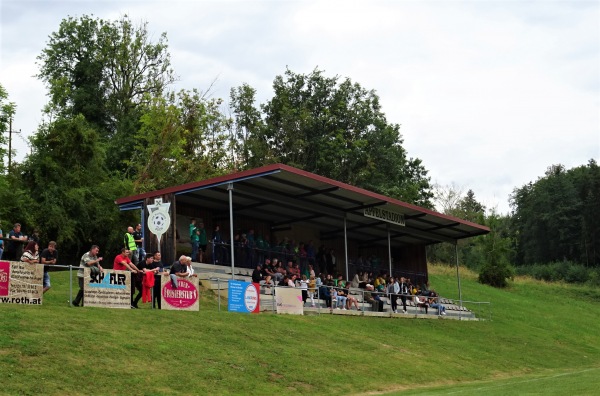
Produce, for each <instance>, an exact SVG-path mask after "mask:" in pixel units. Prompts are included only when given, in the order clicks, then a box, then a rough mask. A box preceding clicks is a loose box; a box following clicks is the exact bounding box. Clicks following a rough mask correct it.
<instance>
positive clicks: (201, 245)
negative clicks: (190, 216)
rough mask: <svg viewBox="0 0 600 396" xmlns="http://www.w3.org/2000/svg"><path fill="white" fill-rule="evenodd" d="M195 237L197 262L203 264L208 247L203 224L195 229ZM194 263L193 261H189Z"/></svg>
mask: <svg viewBox="0 0 600 396" xmlns="http://www.w3.org/2000/svg"><path fill="white" fill-rule="evenodd" d="M196 235H197V236H198V257H197V259H198V262H199V263H203V262H204V253H205V252H206V246H208V237H207V236H206V229H205V228H204V223H202V222H201V223H200V224H198V227H197V228H196ZM191 261H195V260H191Z"/></svg>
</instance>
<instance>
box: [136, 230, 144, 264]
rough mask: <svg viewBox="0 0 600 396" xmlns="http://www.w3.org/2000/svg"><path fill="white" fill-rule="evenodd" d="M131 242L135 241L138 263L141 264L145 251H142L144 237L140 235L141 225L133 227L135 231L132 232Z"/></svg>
mask: <svg viewBox="0 0 600 396" xmlns="http://www.w3.org/2000/svg"><path fill="white" fill-rule="evenodd" d="M133 240H134V241H135V246H136V247H137V253H138V263H141V262H143V261H144V259H145V258H146V251H145V250H144V235H143V233H142V225H141V224H138V225H136V226H135V231H134V232H133Z"/></svg>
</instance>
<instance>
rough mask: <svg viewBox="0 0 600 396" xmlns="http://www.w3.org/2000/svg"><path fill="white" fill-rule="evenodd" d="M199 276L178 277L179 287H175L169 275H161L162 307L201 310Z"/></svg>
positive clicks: (179, 309)
mask: <svg viewBox="0 0 600 396" xmlns="http://www.w3.org/2000/svg"><path fill="white" fill-rule="evenodd" d="M198 288H199V282H198V278H197V277H195V276H192V277H191V278H179V277H178V278H177V288H175V287H173V284H172V283H171V278H170V277H169V276H163V277H161V287H160V298H161V299H162V303H161V309H167V310H178V311H198V310H200V303H199V300H200V295H199V293H198Z"/></svg>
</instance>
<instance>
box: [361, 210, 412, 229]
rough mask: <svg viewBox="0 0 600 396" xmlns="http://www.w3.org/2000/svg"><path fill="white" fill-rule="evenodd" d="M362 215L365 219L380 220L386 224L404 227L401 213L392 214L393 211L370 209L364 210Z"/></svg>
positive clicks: (404, 223)
mask: <svg viewBox="0 0 600 396" xmlns="http://www.w3.org/2000/svg"><path fill="white" fill-rule="evenodd" d="M363 214H364V216H365V217H370V218H372V219H377V220H382V221H385V222H387V223H392V224H397V225H400V226H403V227H404V226H406V222H405V220H404V215H403V214H402V213H397V212H394V211H393V210H389V209H384V208H379V207H372V208H366V209H365V210H364V212H363Z"/></svg>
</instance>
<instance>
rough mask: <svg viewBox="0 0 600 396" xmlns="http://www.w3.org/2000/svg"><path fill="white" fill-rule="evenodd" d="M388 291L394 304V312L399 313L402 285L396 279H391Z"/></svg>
mask: <svg viewBox="0 0 600 396" xmlns="http://www.w3.org/2000/svg"><path fill="white" fill-rule="evenodd" d="M387 291H388V294H389V295H390V301H391V302H392V312H393V313H398V294H399V293H400V285H399V284H398V281H397V280H396V279H395V278H393V277H390V279H389V285H388V288H387Z"/></svg>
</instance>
